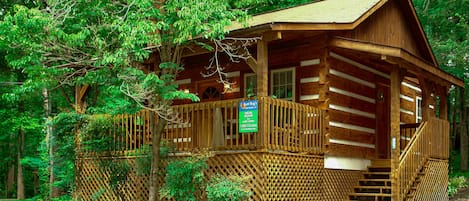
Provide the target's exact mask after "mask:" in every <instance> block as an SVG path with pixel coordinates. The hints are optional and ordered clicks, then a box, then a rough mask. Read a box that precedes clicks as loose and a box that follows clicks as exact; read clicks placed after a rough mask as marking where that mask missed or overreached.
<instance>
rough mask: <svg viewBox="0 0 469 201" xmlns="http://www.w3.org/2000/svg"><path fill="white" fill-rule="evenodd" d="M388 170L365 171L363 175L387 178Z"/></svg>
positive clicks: (368, 177)
mask: <svg viewBox="0 0 469 201" xmlns="http://www.w3.org/2000/svg"><path fill="white" fill-rule="evenodd" d="M390 174H391V173H389V172H365V173H363V175H364V176H365V178H366V179H389V177H390Z"/></svg>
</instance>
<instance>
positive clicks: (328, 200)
mask: <svg viewBox="0 0 469 201" xmlns="http://www.w3.org/2000/svg"><path fill="white" fill-rule="evenodd" d="M359 179H363V172H361V171H353V170H332V169H325V170H324V194H323V196H324V197H323V198H324V200H325V201H342V200H343V201H345V200H347V201H348V200H349V197H348V194H349V193H351V192H353V187H354V186H356V185H358V180H359Z"/></svg>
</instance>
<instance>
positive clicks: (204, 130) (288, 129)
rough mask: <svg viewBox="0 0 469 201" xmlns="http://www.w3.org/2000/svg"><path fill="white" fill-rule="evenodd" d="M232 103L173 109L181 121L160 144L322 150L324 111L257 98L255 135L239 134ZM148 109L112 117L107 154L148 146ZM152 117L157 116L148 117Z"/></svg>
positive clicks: (193, 149)
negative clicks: (111, 146) (109, 145)
mask: <svg viewBox="0 0 469 201" xmlns="http://www.w3.org/2000/svg"><path fill="white" fill-rule="evenodd" d="M242 100H243V99H232V100H224V101H214V102H205V103H194V104H185V105H177V106H173V110H174V111H175V112H176V113H177V114H178V115H179V117H180V118H181V120H182V121H180V122H177V123H174V122H170V123H168V125H167V126H166V128H165V131H164V134H163V142H164V143H165V144H167V145H168V146H169V147H171V148H172V149H173V150H174V151H176V152H197V151H201V150H211V151H221V150H227V151H229V150H283V151H288V152H295V153H298V152H302V153H309V154H321V153H323V152H324V144H325V143H324V136H325V126H324V112H323V111H322V110H320V109H318V108H314V107H311V106H307V105H303V104H299V103H294V102H290V101H285V100H280V99H273V98H270V97H262V98H259V99H258V114H259V121H258V132H252V133H240V132H239V128H238V127H239V121H238V120H239V118H238V112H239V108H238V107H239V106H238V105H239V102H240V101H242ZM150 115H151V113H150V112H149V111H140V112H137V113H136V114H134V115H118V116H115V117H114V120H113V121H114V124H115V126H114V128H113V129H112V131H110V135H111V137H112V138H113V139H115V141H114V142H113V143H114V146H113V148H112V150H111V151H117V152H122V153H129V152H136V151H138V150H139V148H140V147H142V145H145V144H151V131H150V125H151V124H152V123H156V122H150V119H151V118H150ZM154 119H157V118H154Z"/></svg>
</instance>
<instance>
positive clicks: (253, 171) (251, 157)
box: [206, 153, 265, 201]
mask: <svg viewBox="0 0 469 201" xmlns="http://www.w3.org/2000/svg"><path fill="white" fill-rule="evenodd" d="M262 155H263V154H262V153H238V154H222V155H217V156H215V157H211V158H210V159H209V160H208V161H207V163H208V166H209V169H208V170H207V171H206V174H208V175H210V176H211V175H216V174H220V175H225V176H228V175H238V176H250V177H251V178H250V180H249V185H250V186H249V187H250V189H251V192H252V193H253V194H252V196H251V200H255V201H260V200H262V196H263V194H264V191H265V190H264V183H265V169H264V167H263V165H262V160H261V157H262Z"/></svg>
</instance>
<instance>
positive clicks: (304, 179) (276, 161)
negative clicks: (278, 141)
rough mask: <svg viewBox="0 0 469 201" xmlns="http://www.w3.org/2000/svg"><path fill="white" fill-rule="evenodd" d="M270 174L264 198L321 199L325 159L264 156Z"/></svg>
mask: <svg viewBox="0 0 469 201" xmlns="http://www.w3.org/2000/svg"><path fill="white" fill-rule="evenodd" d="M262 160H263V163H264V165H265V168H266V171H267V175H266V183H265V189H266V192H265V196H264V198H265V199H264V200H322V199H321V194H322V182H323V171H324V158H322V157H315V156H307V155H298V154H274V153H267V154H264V155H263V159H262Z"/></svg>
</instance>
